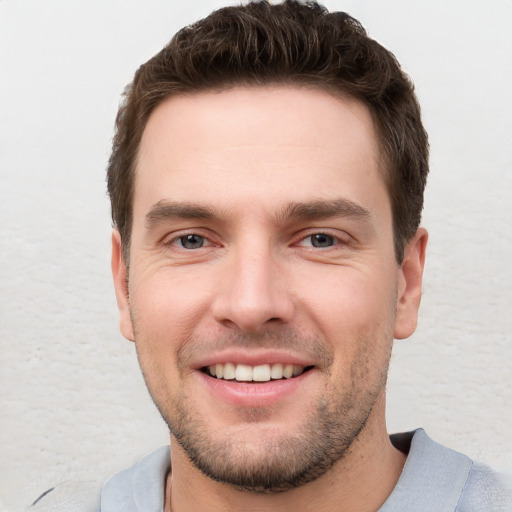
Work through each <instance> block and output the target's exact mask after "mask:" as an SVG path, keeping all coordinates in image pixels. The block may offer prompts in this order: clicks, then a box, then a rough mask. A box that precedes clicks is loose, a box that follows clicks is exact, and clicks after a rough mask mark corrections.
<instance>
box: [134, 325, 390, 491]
mask: <svg viewBox="0 0 512 512" xmlns="http://www.w3.org/2000/svg"><path fill="white" fill-rule="evenodd" d="M355 343H356V344H357V347H358V348H357V352H356V355H355V358H354V359H353V361H352V362H351V367H350V370H348V369H345V370H346V371H348V372H349V375H350V378H349V381H350V383H349V385H348V386H347V385H346V382H347V381H346V380H345V381H343V379H341V380H340V382H344V383H345V384H344V385H342V384H339V383H337V382H336V379H334V380H333V379H331V380H330V382H331V383H332V382H334V384H330V386H329V388H328V390H327V391H326V392H325V393H323V394H322V395H321V396H320V398H319V399H318V400H317V402H316V403H314V404H306V405H305V407H304V409H305V410H308V412H307V414H306V417H305V419H304V420H302V427H301V428H300V430H299V431H296V432H295V434H293V435H292V434H290V433H287V432H284V433H282V434H281V435H280V436H279V437H277V438H276V437H275V436H268V438H267V437H265V436H259V441H258V444H257V445H255V443H254V442H253V439H252V438H251V437H250V436H249V439H247V437H246V436H245V435H242V436H227V435H226V436H218V435H214V434H217V433H214V432H212V429H211V428H210V426H209V422H208V418H207V417H204V415H203V414H202V411H201V410H200V408H199V406H196V404H195V402H194V397H191V396H188V395H187V394H186V392H185V391H183V390H182V391H180V392H179V393H178V394H176V395H175V394H173V396H167V397H165V396H164V398H162V393H161V390H160V391H159V392H157V393H155V392H154V390H153V391H152V390H151V386H150V385H149V381H148V379H147V378H146V375H145V380H146V383H147V384H148V389H149V390H150V394H151V395H152V397H153V400H154V402H155V404H156V406H157V408H158V409H159V411H160V414H161V415H162V417H163V419H164V420H165V422H166V423H167V425H168V427H169V430H170V432H171V433H172V435H173V436H174V438H175V439H176V441H177V442H178V443H179V445H180V446H181V448H182V449H183V450H184V452H185V454H186V455H187V457H188V458H189V460H190V461H191V462H192V464H193V465H194V466H195V467H196V468H197V469H198V470H200V471H201V472H202V473H203V474H204V475H206V476H207V477H209V478H211V479H212V480H214V481H217V482H222V483H224V484H228V485H230V486H233V487H234V488H236V489H238V490H241V491H247V492H252V493H279V492H284V491H287V490H290V489H293V488H296V487H300V486H302V485H304V484H306V483H308V482H312V481H313V480H315V479H317V478H319V477H320V476H322V475H323V474H325V473H326V472H327V471H328V470H329V469H330V468H331V467H332V466H333V465H334V464H335V463H336V462H338V461H339V460H341V459H342V458H343V457H345V456H346V454H347V453H348V452H349V450H350V448H351V446H352V445H353V443H354V441H355V440H356V439H358V437H359V436H360V434H361V432H362V431H363V430H364V428H365V425H366V424H367V422H368V419H369V417H370V415H371V413H372V410H373V407H374V405H375V403H376V401H377V399H378V397H379V395H380V394H381V392H382V391H383V390H384V388H385V385H386V379H387V371H388V364H389V358H390V350H391V343H387V344H385V343H382V340H380V341H379V342H375V340H371V339H359V340H356V341H355ZM251 346H252V347H254V346H258V347H259V348H261V347H263V348H267V347H271V348H274V349H275V348H279V349H286V348H287V347H293V349H294V350H295V351H297V352H298V353H302V354H304V355H310V356H311V357H312V358H313V359H314V360H315V361H321V364H320V365H318V368H317V370H319V371H321V372H322V373H323V374H325V375H326V376H328V375H330V374H331V373H332V372H333V359H334V358H333V351H332V349H331V348H330V346H329V345H328V344H327V343H325V342H322V341H321V340H319V339H316V338H312V337H308V336H301V335H300V334H299V333H297V332H294V331H290V330H289V329H287V330H286V332H283V331H282V330H277V331H271V332H266V333H264V334H262V335H259V334H258V335H253V334H250V335H246V334H237V335H232V336H229V337H227V338H222V339H215V340H204V339H201V340H200V339H198V338H196V337H193V338H191V339H189V340H188V342H187V343H185V344H184V345H183V346H182V348H181V349H180V350H179V351H178V368H179V372H180V374H181V376H183V374H184V373H185V372H186V368H188V361H189V360H190V359H191V358H192V357H193V356H194V355H195V354H200V353H205V351H212V352H213V351H215V350H221V349H223V348H226V347H251ZM383 346H384V347H385V350H386V353H385V354H383V355H382V356H381V358H380V360H381V361H382V362H383V364H381V366H380V367H379V369H378V372H377V374H375V361H374V360H373V359H372V358H369V357H368V351H369V350H372V349H373V350H377V349H376V347H379V348H380V349H381V350H382V347H383ZM141 356H142V355H141V354H139V361H140V362H141V368H142V370H143V374H146V371H145V365H144V364H143V361H144V357H141ZM148 373H149V372H148ZM371 374H373V378H372V379H371V382H367V377H368V375H371ZM271 414H272V410H271V409H268V408H263V409H260V408H244V409H243V410H241V411H240V415H241V417H242V418H243V420H244V422H245V424H246V425H248V426H250V424H251V423H258V422H263V421H264V420H265V419H266V417H269V416H270V415H271Z"/></svg>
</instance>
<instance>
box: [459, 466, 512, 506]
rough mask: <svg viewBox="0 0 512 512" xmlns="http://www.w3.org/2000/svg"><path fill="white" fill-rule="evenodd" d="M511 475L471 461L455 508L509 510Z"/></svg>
mask: <svg viewBox="0 0 512 512" xmlns="http://www.w3.org/2000/svg"><path fill="white" fill-rule="evenodd" d="M510 510H512V476H510V475H506V474H504V473H499V472H497V471H495V470H493V469H492V468H490V467H488V466H486V465H485V464H481V463H478V462H475V463H473V466H472V468H471V472H470V473H469V475H468V479H467V481H466V485H465V486H464V490H463V492H462V495H461V499H460V502H459V505H458V508H457V511H458V512H478V511H482V512H510Z"/></svg>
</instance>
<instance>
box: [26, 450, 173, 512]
mask: <svg viewBox="0 0 512 512" xmlns="http://www.w3.org/2000/svg"><path fill="white" fill-rule="evenodd" d="M169 470H170V450H169V447H168V446H163V447H161V448H159V449H158V450H156V451H154V452H153V453H150V454H149V455H146V456H145V457H143V458H142V459H140V460H139V461H138V462H137V463H136V464H134V465H133V466H132V467H131V468H128V469H125V470H124V471H121V472H120V473H117V474H115V475H114V476H113V477H111V478H110V479H108V480H107V481H106V482H105V483H104V484H103V482H93V481H78V480H69V481H66V482H61V483H59V484H56V485H55V486H53V487H52V488H50V489H48V490H46V491H45V492H43V493H42V494H41V495H40V496H39V497H38V498H37V499H35V500H34V501H33V503H32V505H30V506H29V507H28V508H27V509H26V510H27V512H146V511H148V510H161V508H162V506H163V503H162V501H163V500H162V497H163V490H164V485H165V476H166V475H167V473H168V471H169ZM158 507H160V508H158Z"/></svg>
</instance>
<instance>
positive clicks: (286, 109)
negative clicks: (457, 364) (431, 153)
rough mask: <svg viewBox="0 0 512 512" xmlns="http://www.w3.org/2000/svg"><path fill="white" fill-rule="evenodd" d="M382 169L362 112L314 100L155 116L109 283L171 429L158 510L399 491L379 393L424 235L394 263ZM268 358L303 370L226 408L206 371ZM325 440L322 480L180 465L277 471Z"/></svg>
mask: <svg viewBox="0 0 512 512" xmlns="http://www.w3.org/2000/svg"><path fill="white" fill-rule="evenodd" d="M382 161H383V159H382V157H381V155H380V151H379V147H378V143H377V138H376V134H375V130H374V125H373V122H372V118H371V116H370V114H369V112H368V110H367V108H366V107H365V106H364V105H362V104H361V103H359V102H358V101H356V100H352V99H340V98H338V97H334V96H332V95H330V94H328V93H326V92H323V91H319V90H306V89H303V88H302V89H301V88H298V87H292V86H278V87H273V88H249V87H247V88H234V89H229V90H225V91H222V92H206V93H197V94H193V95H189V96H177V97H173V98H170V99H168V100H166V101H165V102H163V103H162V104H161V105H160V106H159V107H157V109H156V110H155V111H154V112H153V114H152V115H151V117H150V119H149V121H148V124H147V127H146V129H145V132H144V135H143V138H142V142H141V147H140V152H139V160H138V167H137V173H136V182H135V196H134V200H133V232H132V239H131V247H130V269H129V275H128V271H127V268H126V265H125V262H124V261H123V258H122V251H121V240H120V237H119V234H118V232H117V231H114V234H113V237H112V241H113V255H112V269H113V275H114V282H115V288H116V295H117V300H118V305H119V311H120V318H121V331H122V333H123V335H124V336H125V337H126V338H127V339H129V340H134V341H135V343H136V347H137V353H138V357H139V361H140V364H141V368H142V371H143V373H144V376H145V379H146V383H147V385H148V388H149V390H150V392H151V395H152V397H153V399H154V401H155V403H156V405H157V406H158V408H159V410H160V412H161V413H162V415H163V417H164V418H165V419H166V421H167V423H168V425H169V427H170V430H171V452H172V456H171V458H172V468H173V469H172V475H169V477H168V479H167V485H166V500H165V501H166V504H165V507H166V511H169V510H171V504H172V510H173V511H174V512H182V511H196V510H197V511H199V510H205V507H206V508H207V509H208V510H218V511H230V510H233V511H234V510H261V511H262V510H269V511H270V510H272V511H279V510H296V511H309V510H315V511H321V510H326V511H327V510H340V511H349V510H358V511H361V512H365V511H376V510H378V508H379V507H380V506H381V505H382V503H384V501H385V500H386V498H387V496H388V495H389V494H390V492H391V491H392V489H393V487H394V485H395V484H396V481H397V480H398V477H399V475H400V472H401V470H402V467H403V464H404V462H405V456H404V455H403V454H402V453H400V452H399V451H397V450H396V449H395V448H394V447H393V446H392V445H391V443H390V441H389V437H388V435H387V432H386V425H385V381H386V376H387V368H388V363H389V357H390V352H391V347H392V342H393V338H406V337H408V336H410V335H411V334H412V332H413V331H414V329H415V327H416V321H417V311H418V307H419V303H420V297H421V279H422V272H423V265H424V256H425V247H426V241H427V233H426V231H425V230H424V229H422V228H420V229H419V230H418V232H417V233H416V236H415V237H414V238H413V239H412V240H411V241H410V242H409V244H408V245H407V247H406V250H405V257H404V260H403V263H402V264H400V265H398V264H397V262H396V258H395V254H394V248H393V232H392V214H391V206H390V200H389V195H388V191H387V188H386V184H385V181H384V178H383V176H384V173H383V169H382ZM316 234H324V235H327V238H326V237H325V236H323V237H320V240H321V241H322V242H323V245H324V246H322V247H317V246H315V240H317V238H315V237H314V235H316ZM187 235H196V238H194V239H193V240H194V241H195V242H197V241H198V240H199V241H200V242H201V243H202V244H203V245H202V246H201V244H199V245H198V246H193V248H190V246H184V241H185V242H186V239H184V238H183V237H184V236H187ZM197 237H201V238H197ZM326 241H327V243H325V242H326ZM226 354H228V355H226ZM272 357H274V358H276V359H279V358H281V359H283V358H284V359H286V358H292V359H294V361H300V363H301V364H303V365H310V366H312V369H311V370H309V371H308V372H307V373H305V374H304V375H303V376H301V377H300V378H299V379H297V380H296V381H295V384H294V386H293V387H286V386H288V385H289V384H288V383H287V384H284V385H283V386H284V389H285V391H286V392H285V393H281V394H279V393H274V392H271V393H269V394H268V396H267V395H265V393H263V392H262V391H261V390H263V389H270V388H264V386H266V384H246V386H248V387H247V388H244V389H247V390H248V391H247V396H250V398H247V396H246V397H245V398H244V399H242V400H241V401H239V402H236V400H235V402H236V403H234V402H233V401H231V400H230V399H226V397H225V395H223V394H222V393H220V394H219V393H218V392H217V390H216V388H215V386H213V385H212V382H213V379H212V378H210V377H206V376H205V375H204V373H203V372H201V368H200V366H201V365H203V364H206V363H208V364H209V363H210V362H211V361H213V360H220V361H222V360H223V358H224V359H230V358H231V359H233V358H239V359H240V360H242V359H244V358H249V359H250V360H251V361H258V362H263V361H264V360H265V359H269V358H272ZM228 386H229V385H228ZM237 389H238V388H237ZM269 396H270V398H269ZM329 429H331V430H332V432H330V431H329ZM326 432H327V434H326ZM329 434H332V436H331V437H332V438H333V439H332V440H331V441H330V443H327V446H323V445H322V446H320V447H319V450H320V451H322V450H324V452H325V454H324V457H323V460H324V462H325V461H327V462H325V464H324V466H325V467H322V464H321V463H320V462H318V461H316V463H315V467H317V468H318V467H320V468H321V469H320V470H318V471H317V472H316V473H315V472H314V471H313V470H310V471H309V473H308V474H306V476H305V477H304V481H301V482H300V485H299V486H298V487H295V488H292V487H291V486H290V485H288V486H286V485H285V484H283V482H281V484H280V485H281V488H280V489H278V488H275V489H273V490H270V491H269V489H263V488H261V487H260V488H256V487H255V488H253V489H252V490H251V489H250V486H249V487H246V488H245V490H240V489H239V488H237V487H236V486H235V485H233V484H226V483H221V482H218V481H214V480H213V479H212V478H210V477H209V476H207V475H205V474H204V472H201V471H200V470H199V469H198V467H197V466H198V463H197V461H196V460H193V459H194V457H192V456H191V454H190V451H189V449H190V446H196V447H199V452H200V453H201V454H202V456H203V458H205V459H207V462H208V463H209V464H210V465H211V466H214V467H213V469H212V471H213V470H222V471H227V470H228V469H229V470H231V471H232V473H233V474H238V475H239V474H241V473H244V472H246V473H247V472H248V473H249V474H253V473H254V472H257V471H258V470H259V468H261V467H268V469H269V470H272V469H274V470H275V472H277V473H278V474H281V473H283V472H285V471H287V470H289V468H290V467H291V466H293V465H294V464H295V463H296V461H298V460H299V459H301V458H302V456H303V455H304V454H305V455H306V456H309V455H310V454H309V452H308V450H309V447H310V445H311V444H312V443H313V442H316V441H317V440H319V439H320V440H321V443H320V444H322V443H323V439H324V438H326V437H329ZM178 439H180V442H178ZM184 446H185V448H184ZM219 454H221V455H220V456H219ZM310 459H311V457H310ZM311 460H312V459H311ZM203 462H204V461H203ZM222 463H224V466H226V467H224V468H221V467H220V466H222ZM210 469H211V468H210ZM203 471H204V468H203ZM210 476H211V475H210ZM290 478H291V480H293V475H292V476H291V477H290ZM277 491H282V492H277Z"/></svg>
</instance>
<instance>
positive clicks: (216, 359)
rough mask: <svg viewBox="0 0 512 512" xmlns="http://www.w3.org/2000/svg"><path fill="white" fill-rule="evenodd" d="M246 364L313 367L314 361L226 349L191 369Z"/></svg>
mask: <svg viewBox="0 0 512 512" xmlns="http://www.w3.org/2000/svg"><path fill="white" fill-rule="evenodd" d="M225 363H233V364H246V365H248V366H259V365H262V364H276V363H281V364H283V365H286V364H292V365H296V366H315V363H316V361H314V360H312V359H311V358H309V357H305V356H302V355H300V354H293V353H290V352H283V351H279V350H268V349H266V350H264V351H258V350H247V349H244V350H240V349H228V350H222V351H220V352H215V353H214V354H208V355H204V356H202V357H201V358H199V359H197V360H195V361H194V362H193V363H192V365H191V366H192V368H193V369H195V370H200V369H201V368H204V367H206V366H212V365H215V364H225Z"/></svg>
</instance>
